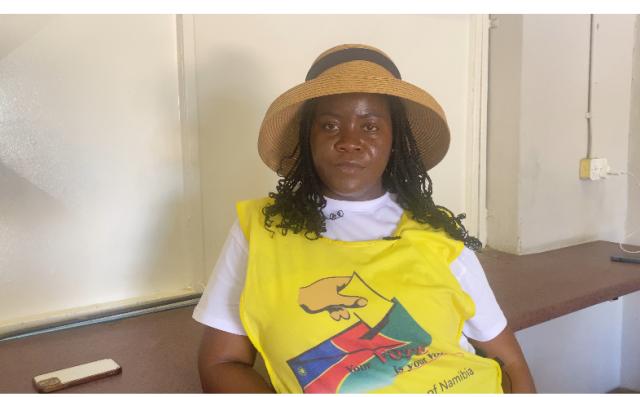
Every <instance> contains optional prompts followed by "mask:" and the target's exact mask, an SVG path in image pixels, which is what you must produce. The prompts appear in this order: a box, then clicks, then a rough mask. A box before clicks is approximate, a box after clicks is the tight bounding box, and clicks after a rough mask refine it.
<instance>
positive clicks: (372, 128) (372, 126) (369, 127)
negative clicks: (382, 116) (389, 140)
mask: <svg viewBox="0 0 640 397" xmlns="http://www.w3.org/2000/svg"><path fill="white" fill-rule="evenodd" d="M364 130H365V131H366V132H376V131H378V126H377V125H375V124H373V123H369V124H365V125H364Z"/></svg>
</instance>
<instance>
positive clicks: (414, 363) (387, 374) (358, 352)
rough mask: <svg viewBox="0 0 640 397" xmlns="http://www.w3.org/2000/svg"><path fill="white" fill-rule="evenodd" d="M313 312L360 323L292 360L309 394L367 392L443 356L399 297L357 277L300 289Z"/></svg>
mask: <svg viewBox="0 0 640 397" xmlns="http://www.w3.org/2000/svg"><path fill="white" fill-rule="evenodd" d="M298 303H299V305H300V307H301V308H302V309H303V310H305V311H306V312H307V313H311V314H315V313H321V312H325V311H326V312H328V313H329V315H330V317H331V318H332V319H333V320H335V321H340V320H341V319H349V318H350V317H351V312H349V311H348V309H351V308H357V309H358V310H354V311H353V315H355V316H356V317H357V318H358V320H359V321H358V322H357V323H356V324H354V325H351V326H349V327H348V328H347V329H345V330H344V331H342V332H340V333H339V334H337V335H335V336H333V337H331V338H329V339H327V340H325V341H323V342H322V343H320V344H318V345H317V346H314V347H312V348H311V349H309V350H307V351H305V352H303V353H302V354H300V355H298V356H296V357H294V358H292V359H290V360H288V361H287V364H288V365H289V367H290V368H291V370H292V371H293V373H294V374H295V376H296V379H297V381H298V383H299V384H300V386H301V387H302V389H303V390H304V392H305V393H363V392H367V391H370V390H375V389H378V388H381V387H384V386H388V385H390V384H392V383H393V381H394V378H395V377H396V376H398V375H399V374H400V373H403V372H405V371H406V372H409V371H411V370H412V369H415V368H418V367H420V366H422V365H423V364H427V363H428V362H430V361H433V360H435V359H437V358H439V353H429V350H428V347H429V345H430V344H431V335H429V333H427V332H426V331H425V330H424V329H423V328H422V327H421V326H420V325H419V324H418V323H417V322H416V321H415V320H414V319H413V318H412V317H411V315H410V314H409V313H408V312H407V310H406V309H405V308H404V307H403V306H402V304H400V302H398V301H397V300H396V299H395V298H394V299H391V300H389V299H386V298H384V297H383V296H382V295H380V294H378V293H377V292H376V291H374V290H373V289H371V288H370V287H369V286H368V285H367V284H366V283H365V282H364V281H363V280H362V279H361V278H360V277H359V276H358V274H357V273H354V274H353V276H351V277H328V278H324V279H321V280H317V281H316V282H314V283H312V284H311V285H309V286H307V287H303V288H301V289H300V293H299V299H298Z"/></svg>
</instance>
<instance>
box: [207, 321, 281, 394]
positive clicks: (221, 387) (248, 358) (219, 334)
mask: <svg viewBox="0 0 640 397" xmlns="http://www.w3.org/2000/svg"><path fill="white" fill-rule="evenodd" d="M255 358H256V350H255V348H254V347H253V345H252V344H251V342H250V341H249V338H247V337H246V336H243V335H235V334H231V333H228V332H224V331H220V330H218V329H215V328H211V327H205V331H204V334H203V335H202V342H201V344H200V352H199V353H198V370H199V372H200V383H201V384H202V390H203V391H204V392H216V393H273V392H274V391H273V389H272V388H271V387H270V386H269V385H268V384H267V382H266V381H265V380H264V379H263V378H262V376H260V374H258V373H257V372H256V371H255V370H254V369H253V363H254V361H255Z"/></svg>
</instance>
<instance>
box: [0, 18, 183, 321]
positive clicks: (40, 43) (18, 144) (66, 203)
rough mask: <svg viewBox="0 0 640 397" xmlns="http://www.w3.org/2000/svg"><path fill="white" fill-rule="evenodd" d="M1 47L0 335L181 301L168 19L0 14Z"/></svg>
mask: <svg viewBox="0 0 640 397" xmlns="http://www.w3.org/2000/svg"><path fill="white" fill-rule="evenodd" d="M0 51H1V52H0V87H1V88H0V331H2V329H4V328H3V327H7V326H11V325H12V324H13V325H16V324H18V325H20V324H23V325H27V322H28V321H35V320H38V319H42V318H49V319H51V318H52V317H51V316H52V313H56V312H57V313H56V314H57V315H59V316H66V315H69V314H72V312H77V311H78V310H79V309H78V307H85V309H86V306H89V307H90V308H92V309H96V308H97V307H99V306H100V305H102V304H105V303H109V302H114V301H120V302H119V304H123V301H124V302H131V301H137V300H140V299H143V300H144V299H146V298H149V297H150V296H152V297H157V296H164V295H168V296H170V295H174V294H183V293H184V292H185V291H188V290H189V289H190V286H191V285H193V274H192V273H193V271H194V266H193V264H192V263H191V261H190V260H189V255H188V252H186V247H187V245H186V244H187V242H186V241H185V240H186V235H187V234H186V232H185V223H184V213H185V212H184V195H183V188H184V186H183V185H184V184H183V165H182V162H183V156H182V149H181V145H182V143H181V130H180V120H179V107H178V66H177V51H176V26H175V17H174V16H82V15H77V16H0ZM145 297H146V298H145ZM83 310H84V309H83ZM25 316H26V317H25ZM0 333H1V332H0Z"/></svg>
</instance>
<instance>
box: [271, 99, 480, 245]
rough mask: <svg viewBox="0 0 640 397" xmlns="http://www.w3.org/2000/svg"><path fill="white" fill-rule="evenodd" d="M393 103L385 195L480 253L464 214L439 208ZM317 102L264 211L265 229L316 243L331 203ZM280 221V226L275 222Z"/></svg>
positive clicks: (305, 115) (308, 108)
mask: <svg viewBox="0 0 640 397" xmlns="http://www.w3.org/2000/svg"><path fill="white" fill-rule="evenodd" d="M385 97H386V98H387V100H388V103H389V110H390V113H391V125H392V133H393V140H392V149H391V154H390V157H389V161H388V163H387V167H386V169H385V171H384V173H383V175H382V186H383V188H384V189H385V190H387V191H389V192H391V193H395V194H396V195H397V198H396V200H397V203H398V205H400V207H402V208H403V209H404V210H406V211H408V212H409V213H410V215H411V218H413V219H414V220H415V221H416V222H419V223H422V224H429V225H430V226H432V227H433V228H436V229H442V228H443V229H444V230H445V231H446V232H447V233H448V234H449V235H450V236H451V237H452V238H454V239H456V240H459V241H462V242H464V245H465V246H467V247H468V248H470V249H472V250H474V251H479V250H480V249H481V248H482V243H481V242H480V240H478V239H477V238H476V237H473V236H470V235H469V233H468V232H467V229H466V228H465V227H464V225H463V224H462V220H463V219H464V218H465V214H460V215H457V216H455V215H454V214H453V212H451V211H450V210H449V209H447V208H445V207H443V206H440V205H436V204H435V203H434V202H433V199H432V197H431V196H432V192H433V187H432V185H433V183H432V182H431V178H430V177H429V175H428V174H427V170H426V169H425V167H424V164H423V163H422V159H421V157H420V152H419V150H418V145H417V144H416V141H415V138H414V137H413V134H412V132H411V127H410V126H409V120H408V119H407V116H406V113H405V110H404V106H403V105H402V103H401V102H400V99H399V98H397V97H394V96H389V95H385ZM315 107H316V100H314V99H311V100H308V101H307V102H305V104H304V105H303V107H302V109H301V114H300V116H301V117H300V128H299V139H298V145H297V146H296V148H295V150H294V151H293V153H292V154H291V155H290V156H288V157H286V158H284V159H283V160H282V162H281V164H280V169H283V166H284V165H285V164H291V162H293V164H291V167H289V170H290V171H289V172H288V173H287V174H286V175H285V176H284V177H282V178H280V180H279V181H278V184H277V186H276V192H270V193H269V197H271V198H272V199H273V200H274V201H273V203H272V204H270V205H267V206H265V207H264V208H263V209H262V213H263V214H264V215H265V220H264V226H265V228H266V229H267V230H269V231H271V232H272V233H274V230H273V229H272V227H274V226H275V227H276V228H277V229H279V230H280V232H281V233H282V234H283V235H286V234H287V232H289V231H291V232H292V233H295V234H297V233H304V235H305V237H306V238H308V239H310V240H315V239H317V238H319V237H320V235H321V234H322V233H323V232H326V230H327V229H326V223H325V221H326V218H325V216H324V215H323V214H322V209H323V208H324V207H325V206H326V204H327V201H326V200H325V198H324V196H323V194H322V186H323V185H322V181H321V180H320V177H319V176H318V174H317V172H316V170H315V167H314V166H313V160H312V157H311V144H310V135H311V127H312V124H313V119H314V113H315ZM277 215H280V217H279V219H278V221H279V222H278V223H276V221H275V219H274V218H276V216H277Z"/></svg>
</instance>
